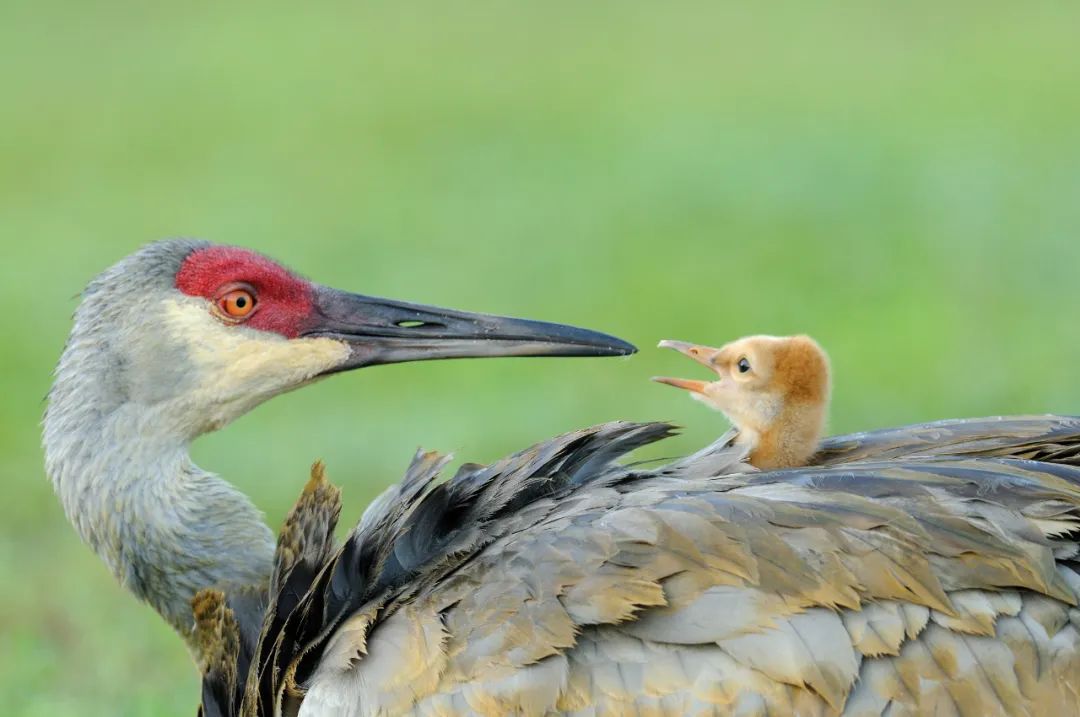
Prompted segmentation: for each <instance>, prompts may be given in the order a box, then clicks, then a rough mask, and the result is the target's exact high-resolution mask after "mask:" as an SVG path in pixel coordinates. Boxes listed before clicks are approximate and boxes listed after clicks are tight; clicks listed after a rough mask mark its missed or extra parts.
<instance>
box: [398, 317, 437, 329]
mask: <svg viewBox="0 0 1080 717" xmlns="http://www.w3.org/2000/svg"><path fill="white" fill-rule="evenodd" d="M394 326H397V327H398V328H400V329H424V328H433V329H442V328H445V326H443V324H438V323H435V322H434V321H419V320H417V319H405V320H402V321H395V322H394Z"/></svg>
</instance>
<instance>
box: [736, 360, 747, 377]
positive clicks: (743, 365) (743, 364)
mask: <svg viewBox="0 0 1080 717" xmlns="http://www.w3.org/2000/svg"><path fill="white" fill-rule="evenodd" d="M736 365H737V366H738V367H739V373H746V372H747V371H749V370H750V362H749V361H747V360H746V357H745V356H744V357H742V358H741V359H739V363H738V364H736Z"/></svg>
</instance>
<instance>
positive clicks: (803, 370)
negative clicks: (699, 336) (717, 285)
mask: <svg viewBox="0 0 1080 717" xmlns="http://www.w3.org/2000/svg"><path fill="white" fill-rule="evenodd" d="M660 347H661V348H673V349H675V350H677V351H679V352H680V353H683V354H685V355H686V356H689V357H690V358H692V359H694V360H695V361H697V362H698V363H700V364H703V365H705V366H707V367H708V368H709V369H711V370H712V371H714V372H715V373H716V376H717V379H716V380H715V381H697V380H692V379H685V378H667V377H662V376H658V377H655V378H653V380H654V381H658V382H660V383H666V384H668V385H671V386H675V387H677V388H682V389H686V390H687V391H689V392H690V395H691V396H692V397H693V398H695V399H697V400H699V401H701V402H702V403H704V404H706V405H708V406H711V407H712V408H714V409H716V410H718V411H721V412H723V414H724V415H725V416H727V418H728V420H730V421H731V423H732V425H733V426H734V427H735V430H736V431H737V432H738V435H737V436H736V438H735V441H736V442H737V443H740V444H743V445H746V446H747V447H748V449H749V451H750V456H749V462H750V464H751V465H752V466H754V467H755V468H760V469H762V470H772V469H776V468H794V467H795V466H802V465H806V464H807V462H808V461H809V460H810V457H811V456H813V455H814V453H816V452H817V450H818V445H819V443H820V442H821V437H822V436H823V435H824V431H825V419H826V416H827V414H828V408H829V357H828V356H827V355H826V354H825V351H824V350H823V349H822V348H821V347H820V346H819V345H818V344H817V342H816V341H814V340H813V339H812V338H810V337H809V336H802V335H800V336H746V337H744V338H741V339H738V340H736V341H732V342H731V343H729V344H725V345H724V346H722V347H720V348H718V349H715V348H711V347H709V346H697V345H694V344H688V343H685V342H682V341H661V342H660Z"/></svg>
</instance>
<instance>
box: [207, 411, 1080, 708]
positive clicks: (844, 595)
mask: <svg viewBox="0 0 1080 717" xmlns="http://www.w3.org/2000/svg"><path fill="white" fill-rule="evenodd" d="M971 423H973V424H978V425H974V426H973V425H964V424H963V423H962V422H951V423H945V424H933V425H928V426H915V427H911V428H910V429H909V430H908V431H907V432H906V433H905V432H904V431H902V430H893V431H887V432H882V434H880V435H879V434H858V435H855V436H846V437H840V438H835V439H830V441H827V442H826V444H825V445H824V447H823V451H822V454H821V463H823V464H824V465H818V466H812V467H807V468H801V469H790V470H785V471H773V472H762V473H757V472H742V473H734V474H732V473H731V471H730V470H728V471H727V473H726V474H725V473H723V472H721V473H720V474H719V475H717V471H716V470H715V469H716V467H717V466H719V465H723V464H724V463H725V461H724V460H723V459H720V460H718V459H717V454H718V453H719V454H720V455H721V456H723V455H724V454H723V450H730V451H737V450H738V449H737V448H735V447H734V446H731V445H730V443H728V444H723V445H721V446H718V447H714V448H713V450H711V451H705V452H702V454H701V455H702V458H703V460H702V461H701V462H699V463H697V464H696V465H697V466H698V467H697V469H696V470H695V468H694V467H693V466H694V465H695V463H694V462H693V461H691V462H690V463H689V464H688V463H687V462H686V461H685V460H684V461H682V462H680V463H677V464H673V465H675V466H677V467H678V469H677V470H671V467H668V468H667V469H660V470H657V471H650V472H640V471H630V470H626V469H622V468H619V467H618V466H617V465H616V464H615V463H614V461H615V460H616V459H617V458H618V457H619V456H620V455H622V454H624V453H625V452H626V451H628V450H631V449H633V448H635V447H637V446H638V445H641V444H643V443H647V442H651V441H654V440H658V439H660V438H662V437H664V436H666V435H668V434H669V433H670V432H671V427H670V426H667V425H665V424H625V423H619V424H605V425H603V426H597V427H595V428H592V429H586V430H584V431H578V432H575V433H571V434H567V435H566V436H561V437H559V438H557V439H554V440H553V441H549V442H547V443H543V444H539V445H538V446H535V447H533V448H532V449H529V450H528V451H525V452H522V453H519V454H516V455H515V456H512V457H510V458H508V459H506V460H504V461H502V462H500V463H499V464H496V465H493V466H491V467H487V468H481V467H477V466H467V467H464V468H463V469H462V470H461V471H459V473H458V475H457V476H455V477H454V478H452V479H451V480H450V481H448V482H445V483H437V482H435V476H436V475H437V473H438V469H439V467H441V465H442V459H441V458H440V457H437V456H435V455H433V454H420V455H418V456H417V458H416V459H415V460H414V463H413V466H412V467H411V468H410V471H409V474H408V475H407V477H406V479H405V480H404V481H403V482H402V484H401V486H399V487H398V488H396V489H393V490H395V493H393V496H392V497H391V498H390V499H388V500H386V501H383V502H380V503H377V504H376V505H375V506H373V508H372V509H369V511H368V513H367V514H365V517H364V519H363V520H362V521H361V524H360V525H359V526H358V528H357V530H356V531H355V532H354V533H353V534H352V535H351V536H350V537H349V539H348V541H347V542H346V544H345V545H344V546H343V547H342V548H341V549H340V550H338V552H337V553H336V554H335V555H334V556H333V558H332V559H331V560H329V561H327V563H326V564H325V566H324V567H323V568H322V569H321V570H320V571H319V572H318V574H317V575H316V576H314V578H313V579H312V581H311V584H310V586H309V587H308V589H307V591H306V592H305V593H304V597H303V598H302V600H301V602H300V604H299V605H297V606H296V607H295V608H294V609H292V610H289V611H285V610H283V609H281V608H279V611H278V613H277V614H275V612H274V609H273V608H271V610H270V611H268V614H267V618H266V620H265V621H264V631H263V634H262V636H261V638H260V641H259V645H260V648H259V649H260V657H259V658H258V659H257V660H254V661H253V662H252V664H251V667H250V669H249V670H248V671H247V677H246V680H245V679H244V676H243V674H241V673H240V671H237V675H238V676H237V677H236V678H235V679H236V680H237V681H238V682H240V683H243V686H244V689H245V690H246V691H245V694H244V699H243V708H242V713H243V714H275V713H281V714H293V713H296V711H297V710H299V712H300V713H301V714H342V715H369V714H372V715H374V714H402V713H410V712H412V713H417V714H499V715H502V714H550V713H569V714H582V715H592V714H635V713H649V714H654V713H655V714H808V715H813V714H823V715H825V714H840V713H841V712H842V713H844V714H852V715H854V714H875V715H882V714H890V715H901V714H912V715H917V714H959V715H963V714H1008V715H1012V714H1028V713H1032V712H1034V710H1036V709H1038V710H1039V711H1043V712H1048V713H1051V714H1067V713H1069V712H1068V710H1070V709H1075V705H1076V704H1077V702H1076V700H1077V691H1078V690H1080V635H1078V632H1077V629H1078V627H1080V612H1078V611H1077V610H1076V609H1075V605H1076V603H1077V600H1078V597H1080V577H1078V576H1077V571H1078V570H1080V564H1078V562H1077V554H1078V552H1080V550H1078V545H1077V541H1076V539H1075V535H1076V533H1077V531H1078V528H1080V468H1077V467H1075V466H1073V465H1070V464H1073V463H1076V455H1077V454H1076V446H1077V445H1078V444H1080V422H1078V421H1077V420H1076V419H1067V418H1056V417H1034V418H1030V419H1023V418H1017V419H993V420H984V421H978V422H971ZM995 430H996V431H997V432H995ZM935 431H936V432H937V433H936V435H937V436H938V439H934V438H933V435H935V434H934V432H935ZM935 440H936V441H937V442H935ZM1015 456H1024V457H1021V458H1017V457H1015ZM1032 456H1034V457H1037V458H1039V460H1030V459H1029V458H1027V457H1032ZM739 465H740V464H739V463H738V462H737V461H736V462H734V463H729V468H730V469H735V470H737V466H739ZM277 604H278V605H279V606H280V605H282V604H283V603H282V602H281V601H279V602H278V603H277ZM286 612H287V614H286ZM219 673H220V670H219ZM207 694H208V691H207V690H206V689H204V696H205V695H207ZM209 694H210V697H211V699H212V698H213V694H214V693H213V690H210V691H209ZM301 700H302V704H301ZM1055 708H1056V709H1057V711H1056V712H1055V711H1053V710H1054V709H1055ZM207 713H208V714H211V712H209V711H208V712H207ZM220 713H221V714H228V713H235V712H228V711H225V710H221V711H220Z"/></svg>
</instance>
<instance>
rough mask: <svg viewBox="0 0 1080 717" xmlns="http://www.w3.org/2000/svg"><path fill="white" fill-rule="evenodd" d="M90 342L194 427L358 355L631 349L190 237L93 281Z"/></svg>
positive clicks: (382, 358) (226, 417)
mask: <svg viewBox="0 0 1080 717" xmlns="http://www.w3.org/2000/svg"><path fill="white" fill-rule="evenodd" d="M88 343H89V344H93V345H96V346H97V347H98V348H99V349H101V350H104V351H106V352H107V353H108V354H110V355H111V359H110V365H111V366H112V374H113V375H112V376H111V377H110V381H111V382H112V383H113V384H114V385H115V386H116V388H117V390H118V392H120V393H123V394H124V395H125V396H127V397H128V399H129V400H134V401H136V402H138V403H140V404H141V405H150V404H155V403H161V404H163V405H164V404H166V403H167V404H168V408H167V409H166V410H167V411H168V412H169V413H170V415H173V416H175V417H176V418H175V420H180V421H182V422H183V423H184V424H185V427H184V429H183V430H184V432H185V433H188V434H195V435H197V434H199V433H202V432H206V431H208V430H213V429H215V428H218V427H220V426H221V425H223V424H225V423H227V422H228V421H230V420H232V419H233V418H236V417H238V416H239V415H241V414H242V413H244V412H246V411H248V410H250V409H251V408H253V407H254V406H255V405H257V404H259V403H261V402H262V401H265V400H267V399H268V398H270V397H272V396H274V395H277V394H279V393H282V392H285V391H288V390H291V389H293V388H296V387H299V386H302V385H304V384H306V383H309V382H311V381H314V380H316V379H318V378H320V377H322V376H326V375H328V374H332V373H336V372H340V371H346V370H350V369H354V368H360V367H363V366H374V365H377V364H389V363H399V362H404V361H421V360H431V359H443V358H459V357H486V356H619V355H626V354H630V353H633V352H634V351H635V348H634V347H633V346H632V345H630V344H628V343H626V342H625V341H622V340H620V339H617V338H615V337H613V336H608V335H606V334H602V333H598V332H595V331H589V330H586V329H580V328H575V327H572V326H565V325H562V324H552V323H545V322H540V321H529V320H524V319H512V318H506V317H501V316H492V315H486V314H475V313H467V312H463V311H454V310H450V309H441V308H436V307H432V306H423V305H419V304H411V303H406V302H400V301H393V300H390V299H381V298H376V297H371V296H365V295H361V294H354V293H349V292H346V291H340V290H337V289H332V288H329V287H326V286H322V285H319V284H317V283H314V282H311V281H308V280H307V279H304V278H302V277H301V276H299V275H297V274H295V273H293V272H292V271H290V270H288V269H287V268H285V267H283V266H282V265H280V264H278V263H277V262H275V261H273V260H271V259H268V258H266V257H264V256H262V255H260V254H257V253H255V252H253V251H250V250H247V249H242V248H238V247H230V246H220V245H214V244H209V243H205V242H197V241H191V240H167V241H164V242H157V243H155V244H151V245H149V246H147V247H144V248H143V249H142V250H141V251H139V252H136V253H135V254H133V255H132V256H130V257H128V258H127V259H125V260H122V261H121V262H120V263H118V264H117V265H115V266H114V267H112V268H111V269H109V270H107V271H106V272H104V273H103V274H102V275H101V276H99V277H98V278H97V279H96V280H95V281H94V282H92V283H91V284H90V286H89V287H88V288H87V291H86V294H85V295H84V300H83V303H82V305H81V306H80V308H79V310H78V311H77V312H76V322H75V329H74V330H73V333H72V339H71V340H70V341H69V345H68V349H67V351H66V354H70V353H71V352H72V351H73V350H74V349H77V348H79V346H83V347H84V348H85V346H86V345H87V344H88ZM67 358H68V357H67V356H65V359H67ZM65 359H62V360H61V368H60V369H58V374H59V373H61V371H62V370H63V369H64V367H65V363H71V361H67V362H65Z"/></svg>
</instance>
